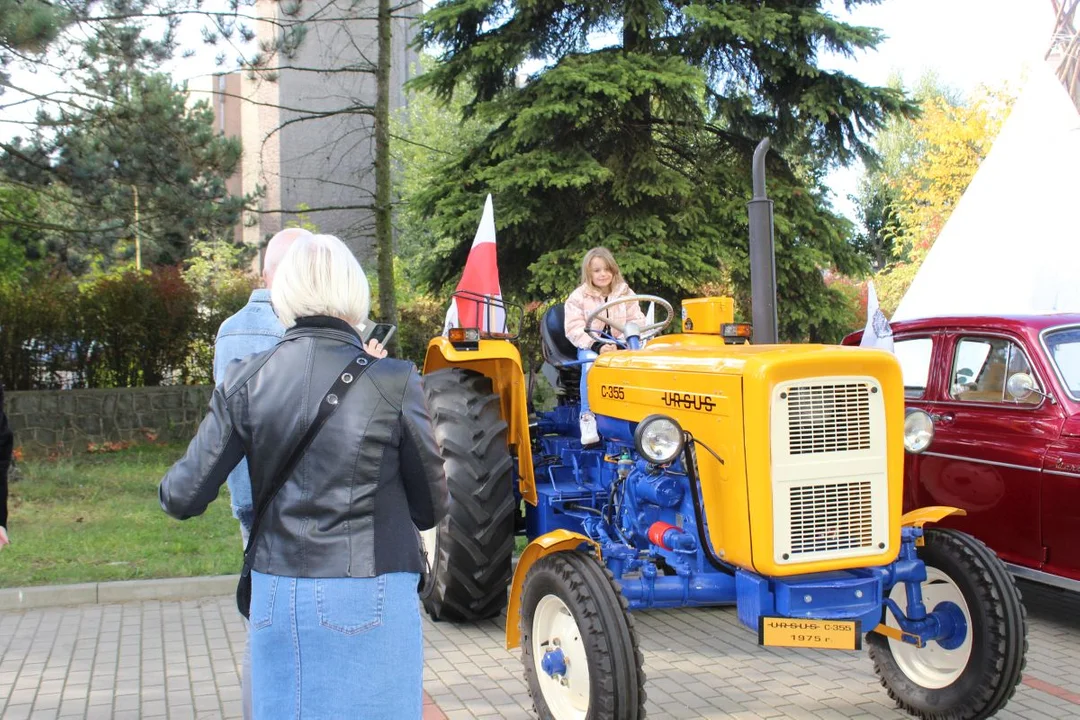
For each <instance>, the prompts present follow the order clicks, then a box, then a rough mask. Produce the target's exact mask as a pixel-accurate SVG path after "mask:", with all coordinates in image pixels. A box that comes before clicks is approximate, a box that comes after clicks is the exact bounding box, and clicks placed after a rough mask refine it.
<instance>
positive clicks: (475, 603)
mask: <svg viewBox="0 0 1080 720" xmlns="http://www.w3.org/2000/svg"><path fill="white" fill-rule="evenodd" d="M424 392H425V394H426V396H427V404H428V410H429V412H430V413H431V420H432V424H433V426H434V428H435V439H436V440H437V441H438V443H439V449H440V451H441V452H442V457H443V461H444V463H445V466H444V467H445V469H446V484H447V489H448V490H449V493H450V512H449V513H447V515H446V517H445V518H443V521H442V523H440V524H439V526H438V527H437V528H435V529H434V530H430V531H428V532H426V533H422V534H421V537H422V539H423V542H424V552H425V553H426V555H427V572H426V576H425V579H424V583H423V586H422V588H421V591H420V598H421V600H423V603H424V608H425V609H426V610H427V612H428V614H429V615H430V616H431V617H432V618H433V619H435V620H449V621H451V622H472V621H474V620H483V619H486V618H490V617H494V616H496V615H498V614H499V613H501V612H502V611H503V608H505V607H506V590H507V587H508V586H509V584H510V572H511V570H510V559H511V556H512V555H513V551H514V511H515V502H514V486H513V478H512V472H511V470H512V467H513V462H512V460H511V458H510V451H509V449H508V448H507V444H506V422H505V421H503V419H502V413H501V411H500V409H499V396H498V395H496V394H495V393H494V392H493V390H492V384H491V379H490V378H488V377H486V376H484V375H482V374H480V373H478V372H474V371H471V370H463V369H461V368H449V369H446V370H439V371H437V372H433V373H431V374H430V375H425V376H424Z"/></svg>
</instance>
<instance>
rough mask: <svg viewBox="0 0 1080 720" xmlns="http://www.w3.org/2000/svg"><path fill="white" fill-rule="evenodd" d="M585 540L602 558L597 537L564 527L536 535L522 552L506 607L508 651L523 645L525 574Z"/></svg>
mask: <svg viewBox="0 0 1080 720" xmlns="http://www.w3.org/2000/svg"><path fill="white" fill-rule="evenodd" d="M582 543H588V544H589V545H592V547H593V549H594V550H595V551H596V557H597V559H599V558H600V546H599V545H598V544H597V543H596V541H595V540H593V539H591V538H588V537H585V536H584V535H582V534H581V533H576V532H571V531H569V530H563V529H561V528H560V529H559V530H552V531H551V532H549V533H547V534H545V535H541V536H540V537H538V538H536V539H535V540H533V541H532V542H531V543H529V545H528V546H527V547H526V548H525V550H524V552H522V553H521V557H520V558H518V562H517V568H516V569H515V570H514V581H513V582H512V583H511V584H510V602H509V603H508V604H507V606H506V649H507V650H513V649H514V648H516V647H518V646H519V645H521V627H520V622H521V588H522V586H523V585H524V584H525V576H526V575H528V574H529V568H531V567H532V565H533V563H535V562H536V561H537V560H539V559H540V558H542V557H544V556H545V555H551V554H552V553H557V552H569V551H573V550H577V549H578V548H579V547H581V545H582Z"/></svg>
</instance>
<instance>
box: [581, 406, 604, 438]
mask: <svg viewBox="0 0 1080 720" xmlns="http://www.w3.org/2000/svg"><path fill="white" fill-rule="evenodd" d="M578 424H579V425H581V444H582V445H595V444H597V443H598V442H600V435H599V434H598V433H597V432H596V416H595V415H593V414H592V413H591V412H584V413H581V417H579V418H578Z"/></svg>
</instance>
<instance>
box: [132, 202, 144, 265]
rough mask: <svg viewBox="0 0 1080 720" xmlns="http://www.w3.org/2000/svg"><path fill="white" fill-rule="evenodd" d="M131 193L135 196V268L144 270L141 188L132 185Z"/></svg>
mask: <svg viewBox="0 0 1080 720" xmlns="http://www.w3.org/2000/svg"><path fill="white" fill-rule="evenodd" d="M131 195H132V197H134V198H135V269H136V270H142V247H141V245H140V244H139V188H138V186H136V185H132V186H131Z"/></svg>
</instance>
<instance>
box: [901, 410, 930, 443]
mask: <svg viewBox="0 0 1080 720" xmlns="http://www.w3.org/2000/svg"><path fill="white" fill-rule="evenodd" d="M933 441H934V421H933V420H931V419H930V416H929V415H928V414H927V413H926V411H925V410H920V409H919V408H908V409H907V410H906V411H905V412H904V449H905V450H907V451H908V452H909V453H915V454H918V453H921V452H922V451H923V450H925V449H926V448H928V447H930V443H931V442H933Z"/></svg>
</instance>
